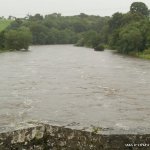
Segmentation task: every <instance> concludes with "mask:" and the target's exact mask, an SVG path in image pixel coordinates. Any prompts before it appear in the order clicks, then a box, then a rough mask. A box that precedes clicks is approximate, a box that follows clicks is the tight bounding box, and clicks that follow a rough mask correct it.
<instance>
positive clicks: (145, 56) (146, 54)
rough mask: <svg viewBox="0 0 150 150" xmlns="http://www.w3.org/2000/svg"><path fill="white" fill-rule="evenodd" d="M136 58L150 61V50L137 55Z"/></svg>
mask: <svg viewBox="0 0 150 150" xmlns="http://www.w3.org/2000/svg"><path fill="white" fill-rule="evenodd" d="M136 56H137V57H139V58H143V59H150V49H147V50H144V51H143V52H140V53H137V54H136Z"/></svg>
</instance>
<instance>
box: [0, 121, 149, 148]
mask: <svg viewBox="0 0 150 150" xmlns="http://www.w3.org/2000/svg"><path fill="white" fill-rule="evenodd" d="M149 138H150V134H103V133H94V132H91V131H83V130H77V129H71V128H68V127H62V126H56V125H49V124H42V123H39V124H38V123H36V124H34V123H30V124H28V126H26V127H24V128H21V129H16V130H14V131H10V132H4V133H0V149H1V150H4V149H5V150H10V149H24V150H32V149H36V150H44V149H52V150H60V149H63V150H76V149H78V150H110V149H111V150H112V149H115V150H122V149H126V150H130V149H131V148H132V147H134V149H135V150H137V149H139V148H142V147H144V148H148V146H149Z"/></svg>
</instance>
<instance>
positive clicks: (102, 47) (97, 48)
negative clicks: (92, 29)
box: [94, 44, 105, 51]
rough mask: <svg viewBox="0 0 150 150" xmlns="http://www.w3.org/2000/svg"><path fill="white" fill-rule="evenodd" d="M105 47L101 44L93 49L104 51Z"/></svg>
mask: <svg viewBox="0 0 150 150" xmlns="http://www.w3.org/2000/svg"><path fill="white" fill-rule="evenodd" d="M104 49H105V47H104V45H102V44H99V45H97V46H96V47H94V50H95V51H104Z"/></svg>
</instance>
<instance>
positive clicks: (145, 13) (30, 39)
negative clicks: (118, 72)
mask: <svg viewBox="0 0 150 150" xmlns="http://www.w3.org/2000/svg"><path fill="white" fill-rule="evenodd" d="M149 12H150V11H149V9H148V7H147V6H146V4H144V3H143V2H134V3H132V5H131V6H130V11H129V12H127V13H125V14H123V13H120V12H116V13H114V14H113V15H112V17H108V16H106V17H100V16H94V15H86V14H84V13H81V14H80V15H76V16H61V14H58V13H54V14H49V15H46V16H42V15H40V14H36V15H34V16H31V15H28V16H26V17H25V18H15V19H14V18H13V20H12V19H11V18H9V21H7V22H9V24H10V25H5V30H4V27H2V25H1V24H0V29H1V30H0V31H1V33H0V49H3V50H5V49H10V50H13V49H15V50H20V49H28V46H29V45H30V44H33V45H44V44H75V45H76V46H86V47H91V48H94V49H95V50H99V51H102V50H104V48H105V45H107V46H108V47H109V48H111V49H115V50H117V51H118V52H120V53H124V54H131V53H132V54H133V55H135V56H138V57H142V58H150V56H149V55H150V54H149V50H146V49H150V13H149Z"/></svg>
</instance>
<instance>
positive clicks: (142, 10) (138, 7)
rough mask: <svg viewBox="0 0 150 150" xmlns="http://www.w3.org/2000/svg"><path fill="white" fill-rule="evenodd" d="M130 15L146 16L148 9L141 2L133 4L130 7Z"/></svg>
mask: <svg viewBox="0 0 150 150" xmlns="http://www.w3.org/2000/svg"><path fill="white" fill-rule="evenodd" d="M130 12H131V13H137V14H139V15H143V16H148V15H149V10H148V7H147V6H146V5H145V4H144V3H143V2H134V3H132V5H131V7H130Z"/></svg>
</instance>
